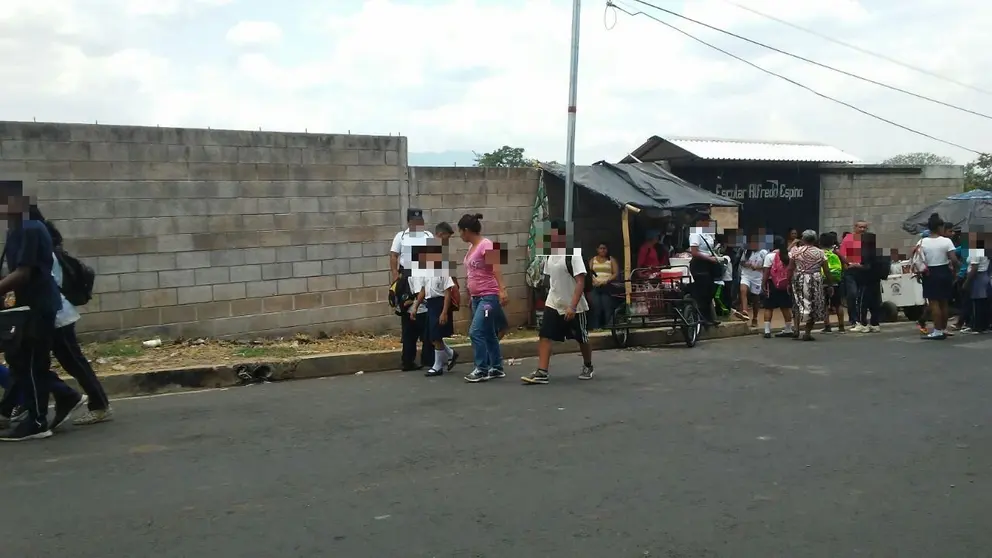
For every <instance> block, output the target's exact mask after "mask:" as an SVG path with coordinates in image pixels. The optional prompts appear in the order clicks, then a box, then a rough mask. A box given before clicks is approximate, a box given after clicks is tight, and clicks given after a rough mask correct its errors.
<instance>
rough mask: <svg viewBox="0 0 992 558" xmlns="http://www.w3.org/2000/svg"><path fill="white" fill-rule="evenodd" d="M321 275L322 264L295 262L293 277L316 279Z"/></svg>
mask: <svg viewBox="0 0 992 558" xmlns="http://www.w3.org/2000/svg"><path fill="white" fill-rule="evenodd" d="M320 274H321V263H320V262H319V261H314V262H295V263H294V264H293V277H316V276H318V275H320Z"/></svg>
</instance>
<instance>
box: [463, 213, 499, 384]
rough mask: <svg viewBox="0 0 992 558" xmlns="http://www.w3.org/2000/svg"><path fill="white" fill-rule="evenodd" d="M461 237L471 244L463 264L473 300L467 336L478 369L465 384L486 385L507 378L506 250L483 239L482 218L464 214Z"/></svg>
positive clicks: (471, 373)
mask: <svg viewBox="0 0 992 558" xmlns="http://www.w3.org/2000/svg"><path fill="white" fill-rule="evenodd" d="M458 234H459V235H460V236H461V238H462V240H464V241H465V242H467V243H468V244H469V248H468V253H466V254H465V259H464V261H463V264H464V265H465V269H466V274H467V276H468V292H469V296H470V297H471V298H472V323H471V325H470V326H469V332H468V336H469V339H470V340H471V341H472V352H473V356H474V357H475V369H474V370H472V372H470V373H469V374H468V375H467V376H465V381H467V382H471V383H479V382H485V381H488V380H494V379H498V378H505V377H506V373H505V372H504V371H503V354H502V352H501V350H500V345H499V342H500V332H501V331H505V330H506V328H507V321H506V314H505V313H504V312H503V307H504V306H506V305H507V304H508V303H509V297H508V296H507V294H506V283H505V282H504V281H503V271H502V263H503V261H502V260H503V257H504V255H505V251H504V250H503V249H502V248H501V247H500V246H499V245H498V244H493V242H492V241H491V240H489V239H488V238H486V237H484V236H482V215H481V214H479V213H475V214H465V215H463V216H462V218H461V219H459V220H458Z"/></svg>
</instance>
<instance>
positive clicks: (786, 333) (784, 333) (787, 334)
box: [775, 329, 796, 339]
mask: <svg viewBox="0 0 992 558" xmlns="http://www.w3.org/2000/svg"><path fill="white" fill-rule="evenodd" d="M795 336H796V332H794V331H786V330H784V329H783V330H782V331H780V332H778V333H776V334H775V337H778V338H779V339H783V338H786V337H795Z"/></svg>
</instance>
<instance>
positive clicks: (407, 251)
mask: <svg viewBox="0 0 992 558" xmlns="http://www.w3.org/2000/svg"><path fill="white" fill-rule="evenodd" d="M406 222H407V228H406V229H404V230H402V231H400V232H398V233H396V236H394V237H393V243H392V246H390V248H389V269H390V272H391V273H392V283H393V286H392V287H391V289H390V290H391V296H392V297H394V299H395V300H396V301H397V302H396V304H397V306H396V313H397V314H398V315H399V316H400V339H401V341H402V343H403V350H402V352H401V353H400V354H401V356H400V360H401V362H400V365H401V368H402V370H403V371H404V372H411V371H415V370H422V369H423V368H425V367H429V366H432V365H433V364H434V351H433V350H431V349H429V348H428V347H429V346H430V345H429V344H428V343H427V340H426V339H425V338H424V336H423V331H422V330H418V329H417V328H416V327H415V326H416V324H415V322H414V321H411V320H410V315H409V307H410V305H412V304H413V300H412V298H413V297H412V293H410V291H409V285H410V276H411V271H412V260H411V254H412V250H413V248H414V247H415V246H424V245H425V244H426V243H427V239H429V238H433V237H434V235H433V234H431V233H430V231H426V230H424V211H423V210H422V209H418V208H415V207H411V208H409V209H407V210H406ZM418 344H419V345H420V363H419V364H418V363H417V345H418Z"/></svg>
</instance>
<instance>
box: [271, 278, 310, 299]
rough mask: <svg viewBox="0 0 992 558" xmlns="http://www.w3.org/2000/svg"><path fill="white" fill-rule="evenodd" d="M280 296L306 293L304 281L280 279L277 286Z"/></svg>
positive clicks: (305, 282)
mask: <svg viewBox="0 0 992 558" xmlns="http://www.w3.org/2000/svg"><path fill="white" fill-rule="evenodd" d="M277 292H278V293H279V294H280V295H292V294H300V293H305V292H307V280H306V279H302V278H300V279H280V280H279V285H278V286H277Z"/></svg>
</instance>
